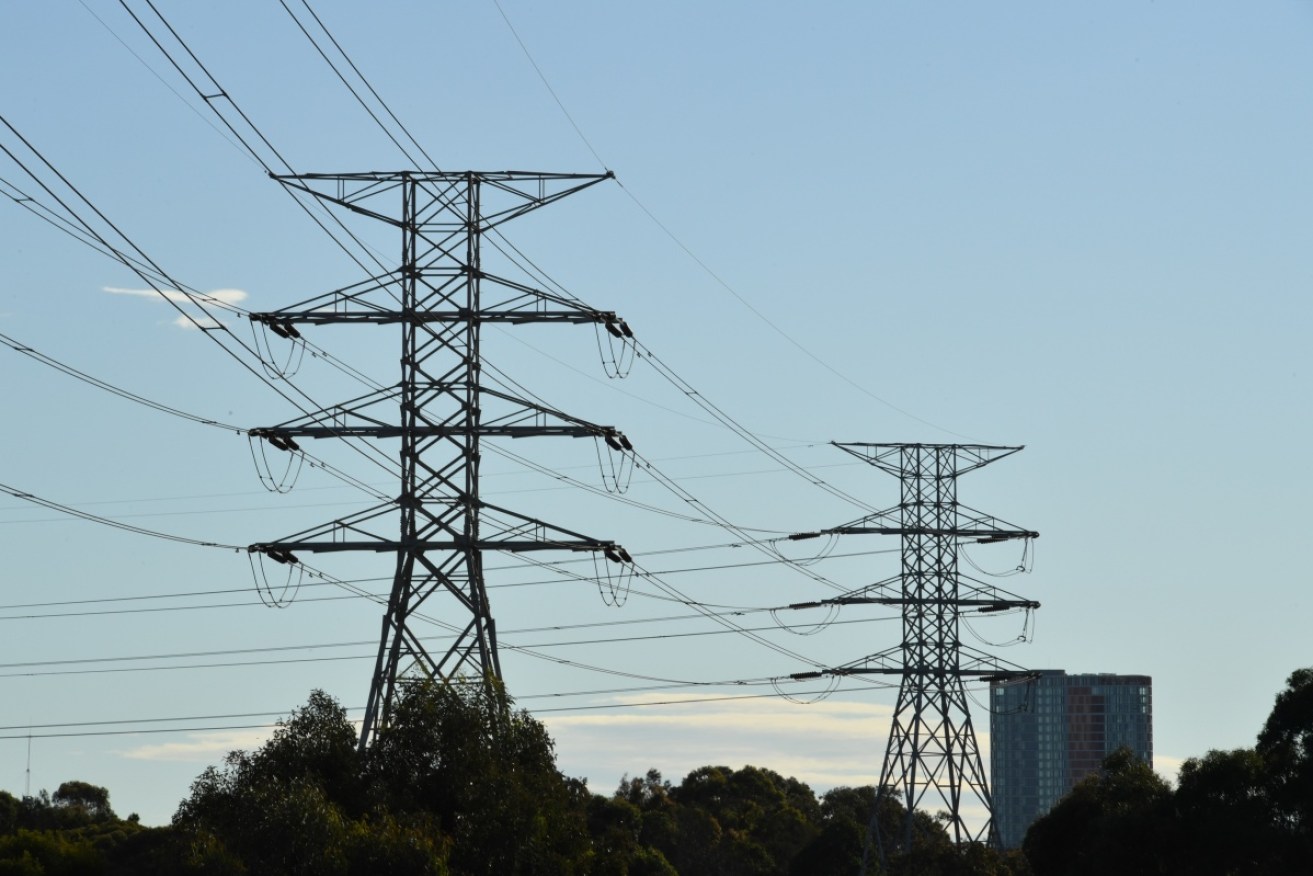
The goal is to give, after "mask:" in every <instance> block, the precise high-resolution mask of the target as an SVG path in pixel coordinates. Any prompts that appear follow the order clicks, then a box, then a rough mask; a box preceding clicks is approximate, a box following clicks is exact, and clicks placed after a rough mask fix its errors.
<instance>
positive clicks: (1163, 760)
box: [1153, 754, 1185, 784]
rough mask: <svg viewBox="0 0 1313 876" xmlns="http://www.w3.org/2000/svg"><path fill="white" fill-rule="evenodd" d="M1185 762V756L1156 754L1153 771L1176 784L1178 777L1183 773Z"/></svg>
mask: <svg viewBox="0 0 1313 876" xmlns="http://www.w3.org/2000/svg"><path fill="white" fill-rule="evenodd" d="M1183 763H1185V758H1183V757H1170V756H1168V755H1165V754H1155V755H1154V756H1153V771H1154V772H1156V773H1157V774H1158V775H1160V776H1162V777H1163V778H1164V779H1166V780H1167V781H1169V782H1171V783H1172V784H1176V780H1177V777H1179V776H1180V775H1181V764H1183Z"/></svg>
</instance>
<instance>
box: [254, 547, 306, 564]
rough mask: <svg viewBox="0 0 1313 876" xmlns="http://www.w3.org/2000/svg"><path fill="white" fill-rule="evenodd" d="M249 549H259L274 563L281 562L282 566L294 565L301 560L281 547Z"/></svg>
mask: <svg viewBox="0 0 1313 876" xmlns="http://www.w3.org/2000/svg"><path fill="white" fill-rule="evenodd" d="M249 550H251V551H259V552H260V553H262V554H264V555H265V556H267V557H268V558H269V559H271V560H273V561H274V562H276V563H282V564H283V565H284V566H295V565H296V564H297V563H299V562H301V561H300V560H298V559H297V558H296V556H295V555H294V554H293V553H292V552H291V551H285V550H283V549H282V548H274V547H253V548H250V549H249Z"/></svg>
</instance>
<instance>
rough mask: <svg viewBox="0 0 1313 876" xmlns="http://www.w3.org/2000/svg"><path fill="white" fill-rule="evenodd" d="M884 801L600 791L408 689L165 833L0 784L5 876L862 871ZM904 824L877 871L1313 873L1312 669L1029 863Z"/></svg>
mask: <svg viewBox="0 0 1313 876" xmlns="http://www.w3.org/2000/svg"><path fill="white" fill-rule="evenodd" d="M875 805H876V795H875V791H874V789H873V788H871V787H869V786H868V787H862V788H836V789H834V790H831V791H828V792H826V793H825V794H822V795H821V796H819V797H818V796H817V795H816V794H814V793H813V792H812V790H811V789H810V788H809V787H808V786H807V785H805V784H803V783H802V782H799V781H797V780H796V779H792V778H785V777H783V776H781V775H779V774H778V773H775V772H773V771H771V770H768V769H762V768H758V767H751V766H749V767H744V768H743V769H737V770H736V769H730V768H728V767H719V766H708V767H702V768H701V769H698V770H694V771H693V772H691V773H689V774H688V775H687V776H685V777H684V778H683V779H682V781H680V782H679V783H678V784H673V783H671V782H669V781H666V780H665V779H663V778H662V776H661V774H660V773H658V772H657V771H655V770H651V771H649V772H648V773H647V774H646V775H644V776H641V777H636V778H628V777H626V778H625V779H624V780H623V781H622V782H621V783H620V786H619V788H617V789H616V790H615V791H614V792H613V793H611V794H610V795H599V794H594V793H592V792H591V791H590V790H589V789H588V788H587V787H586V786H585V784H584V783H583V782H581V781H579V780H576V779H571V778H567V777H565V776H563V775H561V773H560V772H559V771H558V770H557V769H556V761H555V754H554V751H553V747H552V741H551V739H550V737H549V736H548V735H547V733H546V731H545V729H544V728H543V726H542V725H541V724H540V723H538V722H537V721H536V720H534V719H533V718H532V717H531V716H529V715H528V714H527V713H526V712H523V711H516V710H515V709H514V708H513V705H512V703H511V701H510V700H509V698H507V697H506V695H505V694H504V692H502V690H501V689H500V688H499V687H497V686H495V685H484V684H473V683H472V684H458V685H451V686H438V685H414V686H411V687H409V688H408V689H407V690H406V691H405V693H404V695H403V696H402V698H401V699H400V701H399V703H398V705H397V708H396V710H395V714H394V715H393V717H392V720H391V722H390V724H389V726H388V728H387V729H386V730H385V731H384V732H382V733H380V734H379V735H378V736H377V738H376V740H375V742H374V744H373V745H371V746H370V748H369V750H368V751H367V752H365V753H364V754H363V755H362V754H360V753H359V752H358V751H357V749H356V744H355V730H354V728H353V727H352V725H351V724H350V722H349V721H348V720H347V717H346V713H345V710H343V709H342V708H341V706H339V705H338V704H337V703H336V702H335V701H333V700H332V699H331V698H330V697H328V696H326V695H325V694H323V693H320V692H316V693H314V694H312V695H311V697H310V699H309V701H308V702H307V704H306V705H305V706H304V707H302V708H300V709H298V710H297V711H296V712H294V713H293V714H292V716H291V717H290V718H288V719H287V720H286V721H284V722H283V723H282V724H281V725H280V726H279V729H278V730H277V731H275V733H274V734H273V736H272V738H271V739H270V740H269V742H268V743H266V744H265V745H264V746H263V747H262V748H261V749H259V750H258V751H256V752H253V753H246V752H234V753H233V754H231V755H229V756H228V758H227V759H226V760H225V762H224V764H223V765H222V766H218V767H212V768H210V769H207V770H206V771H205V772H204V773H202V774H201V776H200V777H199V778H198V779H197V780H196V781H195V783H194V784H193V785H192V788H191V793H190V794H189V796H188V797H187V799H185V800H184V801H183V802H182V803H181V805H180V806H179V808H178V811H177V813H176V814H175V816H174V818H173V823H172V824H171V825H169V826H167V827H157V828H146V827H142V826H141V825H139V824H138V823H137V821H136V818H135V816H129V818H128V819H126V820H125V819H120V818H119V817H118V816H117V815H116V814H115V813H114V811H113V810H112V809H111V807H110V803H109V794H108V792H107V791H106V790H105V789H103V788H99V787H97V786H94V785H89V784H86V783H82V782H67V783H65V784H64V785H61V786H60V787H59V789H58V790H57V791H56V792H55V793H54V794H51V795H46V794H44V793H43V794H42V795H39V796H38V797H36V798H30V799H25V800H17V799H15V798H14V797H12V796H11V795H8V794H5V793H3V792H0V876H8V874H23V876H42V874H50V876H63V874H68V876H74V874H77V876H82V874H89V876H95V874H101V876H119V874H141V876H152V874H165V873H168V874H184V876H185V874H217V876H228V874H232V876H236V874H251V876H284V874H286V876H292V874H317V876H318V874H324V876H332V874H341V876H355V874H362V876H363V874H370V876H385V874H416V876H420V874H435V876H446V874H460V876H463V874H580V876H594V874H595V876H668V874H683V876H702V874H708V876H710V874H716V876H722V874H725V876H736V874H743V876H758V874H760V876H829V874H843V876H853V874H856V873H857V872H858V871H859V869H860V868H861V866H862V855H863V849H864V847H865V845H866V838H867V830H868V824H869V821H870V816H871V813H872V811H873V810H874V807H875ZM880 806H881V809H880V812H879V818H880V822H881V832H882V834H883V835H888V836H896V835H900V834H901V832H902V827H903V826H904V824H905V820H906V818H908V817H909V816H908V813H907V812H905V811H904V810H903V809H902V807H901V806H900V805H899V804H898V803H897V802H896V801H894V800H892V799H890V798H888V797H886V798H883V799H882V800H881V801H880ZM910 817H912V818H913V819H915V821H916V828H917V829H916V831H915V833H916V835H917V836H918V837H919V839H918V840H917V841H916V843H915V844H914V846H913V847H912V848H910V849H901V850H898V851H897V852H896V853H895V854H892V855H891V856H890V858H889V861H888V867H887V870H885V871H883V872H887V873H891V874H908V876H910V874H918V876H919V874H924V876H937V874H944V876H950V874H951V876H957V874H963V876H965V874H981V876H1023V874H1035V876H1049V874H1085V873H1091V874H1092V873H1099V874H1105V873H1119V874H1136V873H1191V874H1212V873H1216V874H1248V873H1302V872H1313V670H1301V671H1300V672H1297V673H1295V674H1294V675H1293V676H1291V679H1290V684H1289V686H1288V688H1287V690H1286V691H1284V692H1283V693H1282V694H1281V695H1280V696H1279V697H1278V699H1277V704H1276V708H1275V709H1274V710H1273V712H1272V716H1271V717H1270V718H1269V719H1268V722H1267V724H1266V725H1265V726H1264V728H1263V732H1262V733H1261V734H1260V736H1259V742H1258V745H1257V746H1256V747H1255V748H1254V749H1252V750H1242V751H1237V752H1210V753H1209V754H1208V755H1207V756H1205V757H1203V758H1200V759H1196V760H1191V761H1189V762H1187V763H1186V765H1185V766H1184V767H1183V769H1182V772H1181V780H1180V783H1179V785H1178V787H1177V788H1175V789H1173V788H1171V787H1170V786H1168V785H1167V784H1166V783H1165V782H1163V781H1162V780H1161V779H1160V778H1158V777H1157V776H1156V775H1155V774H1154V773H1153V772H1152V770H1151V769H1150V768H1148V767H1147V766H1146V765H1143V764H1139V763H1138V762H1136V761H1135V760H1134V758H1132V757H1130V756H1129V755H1128V754H1127V753H1125V752H1122V753H1118V754H1116V755H1114V756H1112V757H1111V758H1109V760H1108V761H1107V762H1106V763H1105V768H1104V770H1103V771H1102V772H1101V773H1100V774H1098V775H1095V776H1091V777H1090V778H1088V779H1086V780H1085V781H1084V782H1082V783H1081V784H1080V785H1078V786H1077V788H1076V789H1075V790H1074V791H1073V792H1072V793H1071V794H1070V795H1069V796H1068V797H1067V798H1065V799H1064V800H1063V801H1062V802H1061V803H1060V804H1059V805H1058V806H1057V807H1056V808H1055V809H1054V810H1053V812H1051V813H1050V814H1049V815H1048V816H1046V817H1045V818H1043V819H1041V820H1040V821H1038V822H1037V823H1036V824H1035V825H1034V826H1033V827H1032V829H1031V831H1030V833H1029V834H1028V835H1027V838H1026V843H1025V846H1024V853H1023V851H1021V850H1018V851H1014V852H1009V853H1002V852H997V851H995V850H993V849H989V848H986V847H984V846H982V845H972V846H966V847H961V846H957V845H955V844H953V843H952V842H951V841H950V840H949V837H948V835H947V833H946V832H945V830H944V827H943V822H942V821H941V820H939V819H937V818H935V817H933V816H931V815H929V814H926V813H921V812H916V813H912V815H911V816H910ZM869 863H870V867H869V872H871V873H878V872H882V871H881V870H880V868H879V863H878V862H877V861H874V860H872V861H871V862H869Z"/></svg>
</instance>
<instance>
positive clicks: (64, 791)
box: [50, 781, 115, 821]
mask: <svg viewBox="0 0 1313 876" xmlns="http://www.w3.org/2000/svg"><path fill="white" fill-rule="evenodd" d="M50 800H51V802H52V803H53V804H54V805H55V806H57V807H59V808H61V809H64V810H67V811H69V812H71V813H75V815H76V816H78V817H84V818H86V819H87V820H89V821H109V820H112V819H114V817H115V816H114V810H113V809H111V808H110V806H109V791H108V790H106V789H105V788H102V787H100V786H99V785H93V784H90V783H89V782H76V781H75V782H64V783H63V784H62V785H60V786H59V787H58V788H57V789H56V790H55V793H54V794H53V795H51V798H50Z"/></svg>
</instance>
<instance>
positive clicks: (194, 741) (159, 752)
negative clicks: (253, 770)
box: [119, 730, 273, 764]
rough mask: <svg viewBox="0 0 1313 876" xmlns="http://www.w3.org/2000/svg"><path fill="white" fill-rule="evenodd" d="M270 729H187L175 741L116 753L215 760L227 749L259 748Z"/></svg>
mask: <svg viewBox="0 0 1313 876" xmlns="http://www.w3.org/2000/svg"><path fill="white" fill-rule="evenodd" d="M272 732H273V731H272V730H215V731H208V732H204V733H190V734H188V735H187V738H185V739H183V740H180V741H175V742H161V743H156V744H154V745H141V746H138V747H137V748H130V749H127V750H126V751H120V752H119V756H120V757H125V758H127V759H129V760H165V761H182V762H185V763H206V764H213V763H218V762H220V761H221V760H223V758H224V757H225V756H226V755H227V754H228V752H230V751H236V750H238V749H243V750H247V751H249V750H251V749H255V748H259V747H260V746H261V745H263V744H264V742H265V740H266V739H268V738H269V734H270V733H272Z"/></svg>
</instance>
